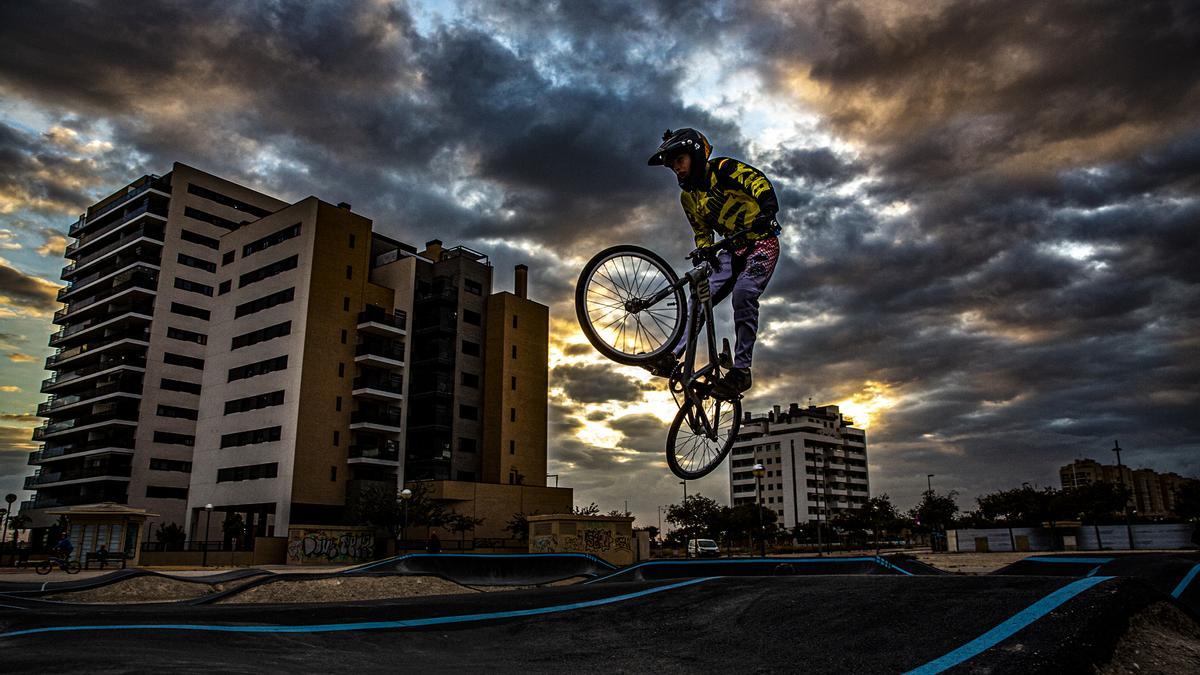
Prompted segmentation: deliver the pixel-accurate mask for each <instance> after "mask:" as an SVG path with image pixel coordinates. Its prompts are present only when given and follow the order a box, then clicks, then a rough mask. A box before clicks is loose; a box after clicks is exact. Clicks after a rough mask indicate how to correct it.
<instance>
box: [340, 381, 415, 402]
mask: <svg viewBox="0 0 1200 675" xmlns="http://www.w3.org/2000/svg"><path fill="white" fill-rule="evenodd" d="M351 393H352V394H353V395H355V396H361V397H363V398H369V399H374V400H377V401H399V400H401V399H403V398H404V380H403V378H399V377H366V376H362V377H356V378H354V390H353V391H352V392H351Z"/></svg>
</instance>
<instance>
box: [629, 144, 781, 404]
mask: <svg viewBox="0 0 1200 675" xmlns="http://www.w3.org/2000/svg"><path fill="white" fill-rule="evenodd" d="M711 154H712V145H710V144H709V142H708V139H707V138H705V137H704V134H702V133H700V132H699V131H696V130H695V129H679V130H678V131H671V130H669V129H668V130H667V133H665V134H663V141H662V144H661V145H659V146H658V150H657V151H655V153H654V154H653V155H651V156H650V160H649V162H648V164H649V165H650V166H659V165H662V166H665V167H667V168H668V169H671V171H673V172H674V173H675V177H676V178H677V179H678V181H679V189H680V190H682V191H683V192H682V194H681V195H680V201H681V202H682V203H683V212H684V213H685V214H687V218H688V222H689V223H691V225H692V231H693V233H694V235H695V240H696V249H695V250H694V251H692V252H691V253H690V254H688V257H689V258H691V259H692V260H693V261H694V262H695V261H698V258H699V257H700V256H701V255H702V252H703V249H704V248H705V247H707V246H711V245H712V243H713V234H714V233H719V234H721V235H722V236H729V235H731V234H733V233H735V232H739V231H742V230H747V229H749V230H750V231H749V232H748V233H747V234H746V235H745V239H746V243H745V245H744V246H741V247H740V248H736V249H734V250H733V251H732V253H731V252H730V251H726V250H722V251H721V252H720V253H719V254H718V255H717V259H716V261H715V264H714V265H713V267H714V269H713V274H712V276H711V277H709V282H710V285H711V288H712V300H713V304H716V303H718V302H720V301H721V300H723V299H724V298H725V296H727V295H730V294H732V295H733V322H734V332H735V334H736V336H737V337H736V345H735V347H734V353H733V369H732V370H730V371H729V373H728V374H727V375H726V376H725V377H723V378H721V381H720V382H718V383H717V385H716V387H715V388H714V390H713V394H714V395H715V396H718V397H722V398H732V397H734V396H737V395H738V394H740V393H742V392H744V391H746V390H747V389H749V388H750V385H751V377H750V362H751V359H752V357H753V353H754V341H755V338H756V337H757V335H758V298H759V296H760V295H762V292H763V290H765V289H766V287H767V282H768V281H770V280H771V274H772V273H773V272H774V271H775V262H776V261H777V260H778V259H779V239H778V237H777V235H778V234H779V231H780V228H779V223H778V222H776V220H775V214H776V213H777V212H778V211H779V201H778V199H776V197H775V189H774V188H773V187H771V181H769V180H767V177H766V176H764V175H763V173H762V172H761V171H759V170H758V169H755V168H754V167H752V166H750V165H749V164H746V163H744V162H740V161H738V160H736V159H732V158H729V157H713V158H711V159H710V158H709V155H711ZM686 346H687V336H686V335H685V336H684V339H683V340H681V341H680V342H679V344H678V345H676V347H675V350H674V353H673V354H670V355H665V356H663V358H662V359H660V360H659V361H657V362H656V363H654V364H652V365H650V366H649V369H650V372H651V373H653V374H655V375H660V376H663V377H666V376H669V375H670V374H671V373H672V372H673V371H674V369H675V367H676V365H677V363H678V361H679V358H680V356H681V355H682V354H683V350H684V349H685V347H686Z"/></svg>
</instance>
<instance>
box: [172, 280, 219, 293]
mask: <svg viewBox="0 0 1200 675" xmlns="http://www.w3.org/2000/svg"><path fill="white" fill-rule="evenodd" d="M175 288H178V289H180V290H182V291H191V292H192V293H199V294H200V295H205V296H208V297H210V298H211V297H212V294H213V287H212V286H209V285H208V284H201V283H197V282H195V281H189V280H187V279H184V278H183V277H175Z"/></svg>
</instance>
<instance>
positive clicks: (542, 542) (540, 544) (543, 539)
mask: <svg viewBox="0 0 1200 675" xmlns="http://www.w3.org/2000/svg"><path fill="white" fill-rule="evenodd" d="M529 550H530V552H532V553H555V552H557V551H559V550H560V549H559V548H558V535H554V534H540V535H537V536H535V537H534V538H533V541H532V542H531V545H530V549H529Z"/></svg>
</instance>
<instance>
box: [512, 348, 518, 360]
mask: <svg viewBox="0 0 1200 675" xmlns="http://www.w3.org/2000/svg"><path fill="white" fill-rule="evenodd" d="M512 357H513V358H514V359H515V358H517V346H516V345H513V346H512Z"/></svg>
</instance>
